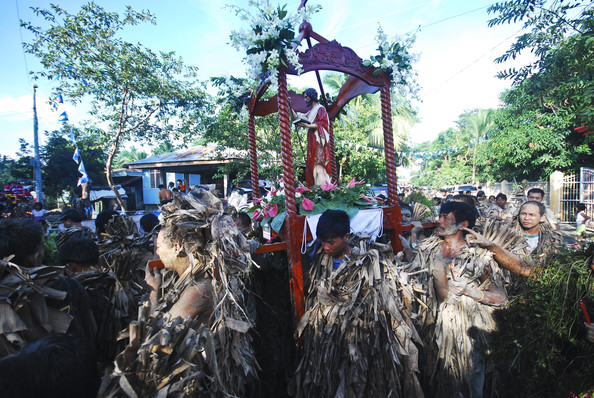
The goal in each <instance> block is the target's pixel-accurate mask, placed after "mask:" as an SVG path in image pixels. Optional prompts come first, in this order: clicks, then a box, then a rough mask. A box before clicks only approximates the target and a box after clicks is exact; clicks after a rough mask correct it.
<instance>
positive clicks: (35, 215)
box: [31, 202, 49, 222]
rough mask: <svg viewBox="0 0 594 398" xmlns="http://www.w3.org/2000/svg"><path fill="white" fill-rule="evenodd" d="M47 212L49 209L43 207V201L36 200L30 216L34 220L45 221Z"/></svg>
mask: <svg viewBox="0 0 594 398" xmlns="http://www.w3.org/2000/svg"><path fill="white" fill-rule="evenodd" d="M47 213H49V211H47V210H45V209H44V208H43V203H41V202H36V203H35V205H34V206H33V210H31V218H32V219H33V221H35V222H41V221H45V215H46V214H47Z"/></svg>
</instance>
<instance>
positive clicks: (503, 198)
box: [487, 193, 516, 222]
mask: <svg viewBox="0 0 594 398" xmlns="http://www.w3.org/2000/svg"><path fill="white" fill-rule="evenodd" d="M515 212H516V209H515V207H513V206H512V205H511V204H509V203H508V202H507V195H506V194H504V193H499V194H497V196H496V197H495V204H494V205H491V207H490V208H489V213H488V214H487V216H488V217H495V218H500V219H502V220H503V221H505V222H510V221H511V220H512V218H513V217H514V214H515Z"/></svg>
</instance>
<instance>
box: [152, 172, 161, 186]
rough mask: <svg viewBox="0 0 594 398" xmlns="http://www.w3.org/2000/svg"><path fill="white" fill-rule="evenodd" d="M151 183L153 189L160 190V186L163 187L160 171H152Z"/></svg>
mask: <svg viewBox="0 0 594 398" xmlns="http://www.w3.org/2000/svg"><path fill="white" fill-rule="evenodd" d="M150 182H151V188H159V185H161V171H160V170H151V171H150Z"/></svg>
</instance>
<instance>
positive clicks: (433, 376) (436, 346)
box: [411, 202, 509, 398]
mask: <svg viewBox="0 0 594 398" xmlns="http://www.w3.org/2000/svg"><path fill="white" fill-rule="evenodd" d="M475 220H476V215H475V211H474V209H473V208H471V207H470V206H468V205H467V204H465V203H460V202H448V203H445V204H444V205H443V206H442V207H441V209H440V214H439V219H438V228H437V234H436V235H434V236H432V237H431V238H428V239H425V240H424V241H423V242H421V243H420V244H419V251H418V253H417V256H416V257H415V259H414V260H413V264H412V269H411V270H412V271H415V270H422V269H425V270H426V271H427V274H426V275H427V287H428V291H427V296H426V304H427V308H428V309H427V311H426V312H425V313H424V314H423V316H422V317H421V318H422V319H421V323H422V326H423V330H422V335H423V337H424V342H425V348H424V350H425V355H424V357H425V369H424V371H425V372H424V373H425V374H424V377H425V380H424V382H425V388H426V391H425V393H426V394H427V395H428V396H435V397H437V396H439V397H456V398H458V397H483V396H490V393H489V392H488V391H487V389H488V388H485V386H488V385H489V384H490V383H489V378H490V376H491V372H490V371H489V370H488V366H487V349H488V340H487V336H488V334H489V332H491V331H493V330H494V329H495V328H496V325H495V321H494V319H493V316H492V313H493V309H494V308H495V307H497V306H501V305H504V304H505V303H506V301H507V295H506V292H505V289H504V287H503V276H502V273H501V270H500V268H499V266H498V265H497V262H496V261H495V259H494V258H495V257H496V256H497V255H499V256H500V257H501V256H502V255H504V254H505V255H509V253H498V252H500V251H501V250H503V249H501V248H489V249H483V248H481V247H480V246H473V245H471V244H473V243H475V242H477V241H479V240H480V238H482V237H481V235H479V234H477V233H476V232H474V231H472V230H471V229H470V228H472V227H473V226H474V223H475ZM467 234H468V237H467V238H466V239H467V240H465V236H466V235H467ZM500 249H501V250H500Z"/></svg>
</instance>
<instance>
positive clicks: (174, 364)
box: [99, 192, 259, 397]
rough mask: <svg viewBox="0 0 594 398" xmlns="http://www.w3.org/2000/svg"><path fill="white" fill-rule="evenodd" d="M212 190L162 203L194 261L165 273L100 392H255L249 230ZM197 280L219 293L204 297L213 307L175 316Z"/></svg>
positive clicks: (115, 394) (169, 224)
mask: <svg viewBox="0 0 594 398" xmlns="http://www.w3.org/2000/svg"><path fill="white" fill-rule="evenodd" d="M210 196H212V195H210ZM210 196H209V195H206V194H202V193H194V192H193V193H192V194H189V195H187V196H185V197H184V198H183V199H182V200H181V201H176V203H175V204H173V205H171V206H164V207H163V209H162V210H163V215H164V218H165V223H166V225H167V228H166V229H165V230H166V231H167V233H168V234H169V235H170V236H175V237H176V241H179V240H177V239H179V238H180V237H182V238H184V239H182V240H181V241H183V242H184V244H183V248H182V249H181V250H183V251H184V253H185V254H186V255H188V258H189V261H190V266H189V267H188V268H187V270H186V272H185V273H184V274H183V275H181V276H178V275H177V274H176V273H175V272H173V271H167V272H165V273H164V275H163V283H162V289H163V290H164V291H165V296H164V297H163V299H162V300H161V302H160V304H159V306H158V308H157V309H156V311H155V313H154V314H153V315H151V316H149V314H148V312H149V307H148V303H145V304H144V305H143V306H142V307H141V308H140V311H139V315H138V321H137V322H133V323H132V324H131V325H130V328H129V340H130V342H129V345H128V347H127V348H126V349H125V350H124V351H123V352H122V353H121V354H120V355H118V357H117V358H116V362H115V370H114V371H113V373H112V374H111V375H106V376H105V378H104V380H103V383H102V386H101V388H100V391H99V396H102V397H124V396H127V397H168V396H172V397H177V396H179V397H181V396H184V397H185V396H198V397H204V396H208V397H235V396H236V397H246V396H250V395H254V391H256V388H257V387H256V382H257V371H258V369H259V368H258V364H257V362H256V360H255V356H254V352H253V349H252V344H251V343H252V338H251V336H250V334H249V333H250V330H251V329H252V327H253V320H252V318H251V316H250V315H249V314H248V313H247V312H246V310H245V297H244V294H245V291H244V279H245V278H246V276H247V275H248V272H249V269H250V266H251V258H250V255H249V249H248V246H247V242H246V240H245V238H244V237H243V235H241V233H240V232H239V231H238V230H237V228H236V227H235V225H234V223H233V221H232V219H231V218H230V217H228V216H221V215H220V213H221V210H222V206H220V202H218V203H215V202H212V201H211V199H212V198H211V197H210ZM191 284H194V286H199V285H200V286H205V285H206V284H211V285H212V291H213V295H214V297H202V296H201V297H200V299H201V300H212V301H213V302H214V310H213V312H212V314H210V316H209V317H208V319H204V318H205V317H204V314H198V315H197V316H195V317H194V318H190V317H188V318H186V319H181V318H180V317H178V318H176V319H169V318H170V317H169V315H168V314H167V313H166V311H167V310H169V309H170V307H171V306H172V305H173V304H174V303H175V302H176V301H177V300H178V298H179V296H180V294H181V293H182V292H183V291H184V289H185V288H186V287H188V286H189V285H191ZM204 291H210V290H209V289H204Z"/></svg>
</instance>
